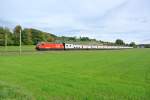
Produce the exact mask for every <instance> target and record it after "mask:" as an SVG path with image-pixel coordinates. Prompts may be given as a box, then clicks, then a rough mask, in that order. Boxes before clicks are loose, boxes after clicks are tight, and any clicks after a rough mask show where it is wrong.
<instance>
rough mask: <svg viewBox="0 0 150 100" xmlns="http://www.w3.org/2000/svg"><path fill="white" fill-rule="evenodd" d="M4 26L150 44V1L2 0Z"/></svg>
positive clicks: (0, 12) (1, 23)
mask: <svg viewBox="0 0 150 100" xmlns="http://www.w3.org/2000/svg"><path fill="white" fill-rule="evenodd" d="M0 2H1V6H0V26H7V27H10V28H13V27H14V26H15V25H17V24H20V25H22V26H23V27H24V28H31V27H32V28H37V29H40V30H43V31H46V32H51V33H53V34H56V35H59V36H62V35H65V36H77V37H79V36H88V37H90V38H96V39H98V40H103V41H115V40H116V39H118V38H120V39H123V40H124V41H125V42H131V41H135V42H136V43H150V0H0Z"/></svg>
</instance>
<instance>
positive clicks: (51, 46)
mask: <svg viewBox="0 0 150 100" xmlns="http://www.w3.org/2000/svg"><path fill="white" fill-rule="evenodd" d="M36 49H37V50H64V45H63V44H59V43H48V42H41V43H38V44H37V45H36Z"/></svg>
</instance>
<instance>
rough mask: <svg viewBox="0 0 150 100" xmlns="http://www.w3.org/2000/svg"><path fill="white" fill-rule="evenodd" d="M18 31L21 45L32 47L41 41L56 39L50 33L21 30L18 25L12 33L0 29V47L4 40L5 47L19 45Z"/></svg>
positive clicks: (5, 29) (28, 29)
mask: <svg viewBox="0 0 150 100" xmlns="http://www.w3.org/2000/svg"><path fill="white" fill-rule="evenodd" d="M20 31H21V36H22V37H21V38H22V44H24V45H34V44H37V43H38V42H41V41H47V42H53V41H55V38H56V37H57V36H55V35H53V34H51V33H47V32H42V31H40V30H37V29H33V28H25V29H22V27H21V26H20V25H17V26H16V27H15V28H14V29H13V31H10V30H9V29H8V28H3V27H0V45H1V46H3V45H5V40H6V39H7V45H19V38H20Z"/></svg>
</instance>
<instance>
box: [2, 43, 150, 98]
mask: <svg viewBox="0 0 150 100" xmlns="http://www.w3.org/2000/svg"><path fill="white" fill-rule="evenodd" d="M9 48H12V47H9ZM30 48H33V47H32V46H31V47H30ZM0 50H1V51H2V49H0ZM14 50H15V49H14ZM28 50H30V49H28ZM33 51H34V50H33ZM0 100H150V49H131V50H108V51H107V50H101V51H57V52H55V51H50V52H35V51H34V53H31V52H29V53H22V55H18V54H11V52H9V53H8V54H7V53H6V52H5V53H4V52H1V55H0Z"/></svg>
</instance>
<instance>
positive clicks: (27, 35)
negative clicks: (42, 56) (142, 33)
mask: <svg viewBox="0 0 150 100" xmlns="http://www.w3.org/2000/svg"><path fill="white" fill-rule="evenodd" d="M20 32H21V39H22V44H23V45H35V44H37V43H38V42H43V41H44V42H57V43H63V42H65V43H67V42H70V43H74V42H80V43H81V42H87V43H97V44H104V45H126V46H132V47H136V44H135V42H131V43H130V44H125V42H124V41H123V40H121V39H117V40H116V41H115V43H112V42H104V41H101V40H99V41H98V40H96V39H90V38H88V37H79V38H77V37H66V36H61V37H58V36H56V35H54V34H51V33H47V32H43V31H40V30H37V29H33V28H25V29H23V28H22V27H21V26H20V25H17V26H16V27H15V28H14V29H13V31H10V30H9V29H8V28H3V27H0V46H4V45H6V40H7V45H19V43H20V42H19V40H20Z"/></svg>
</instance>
